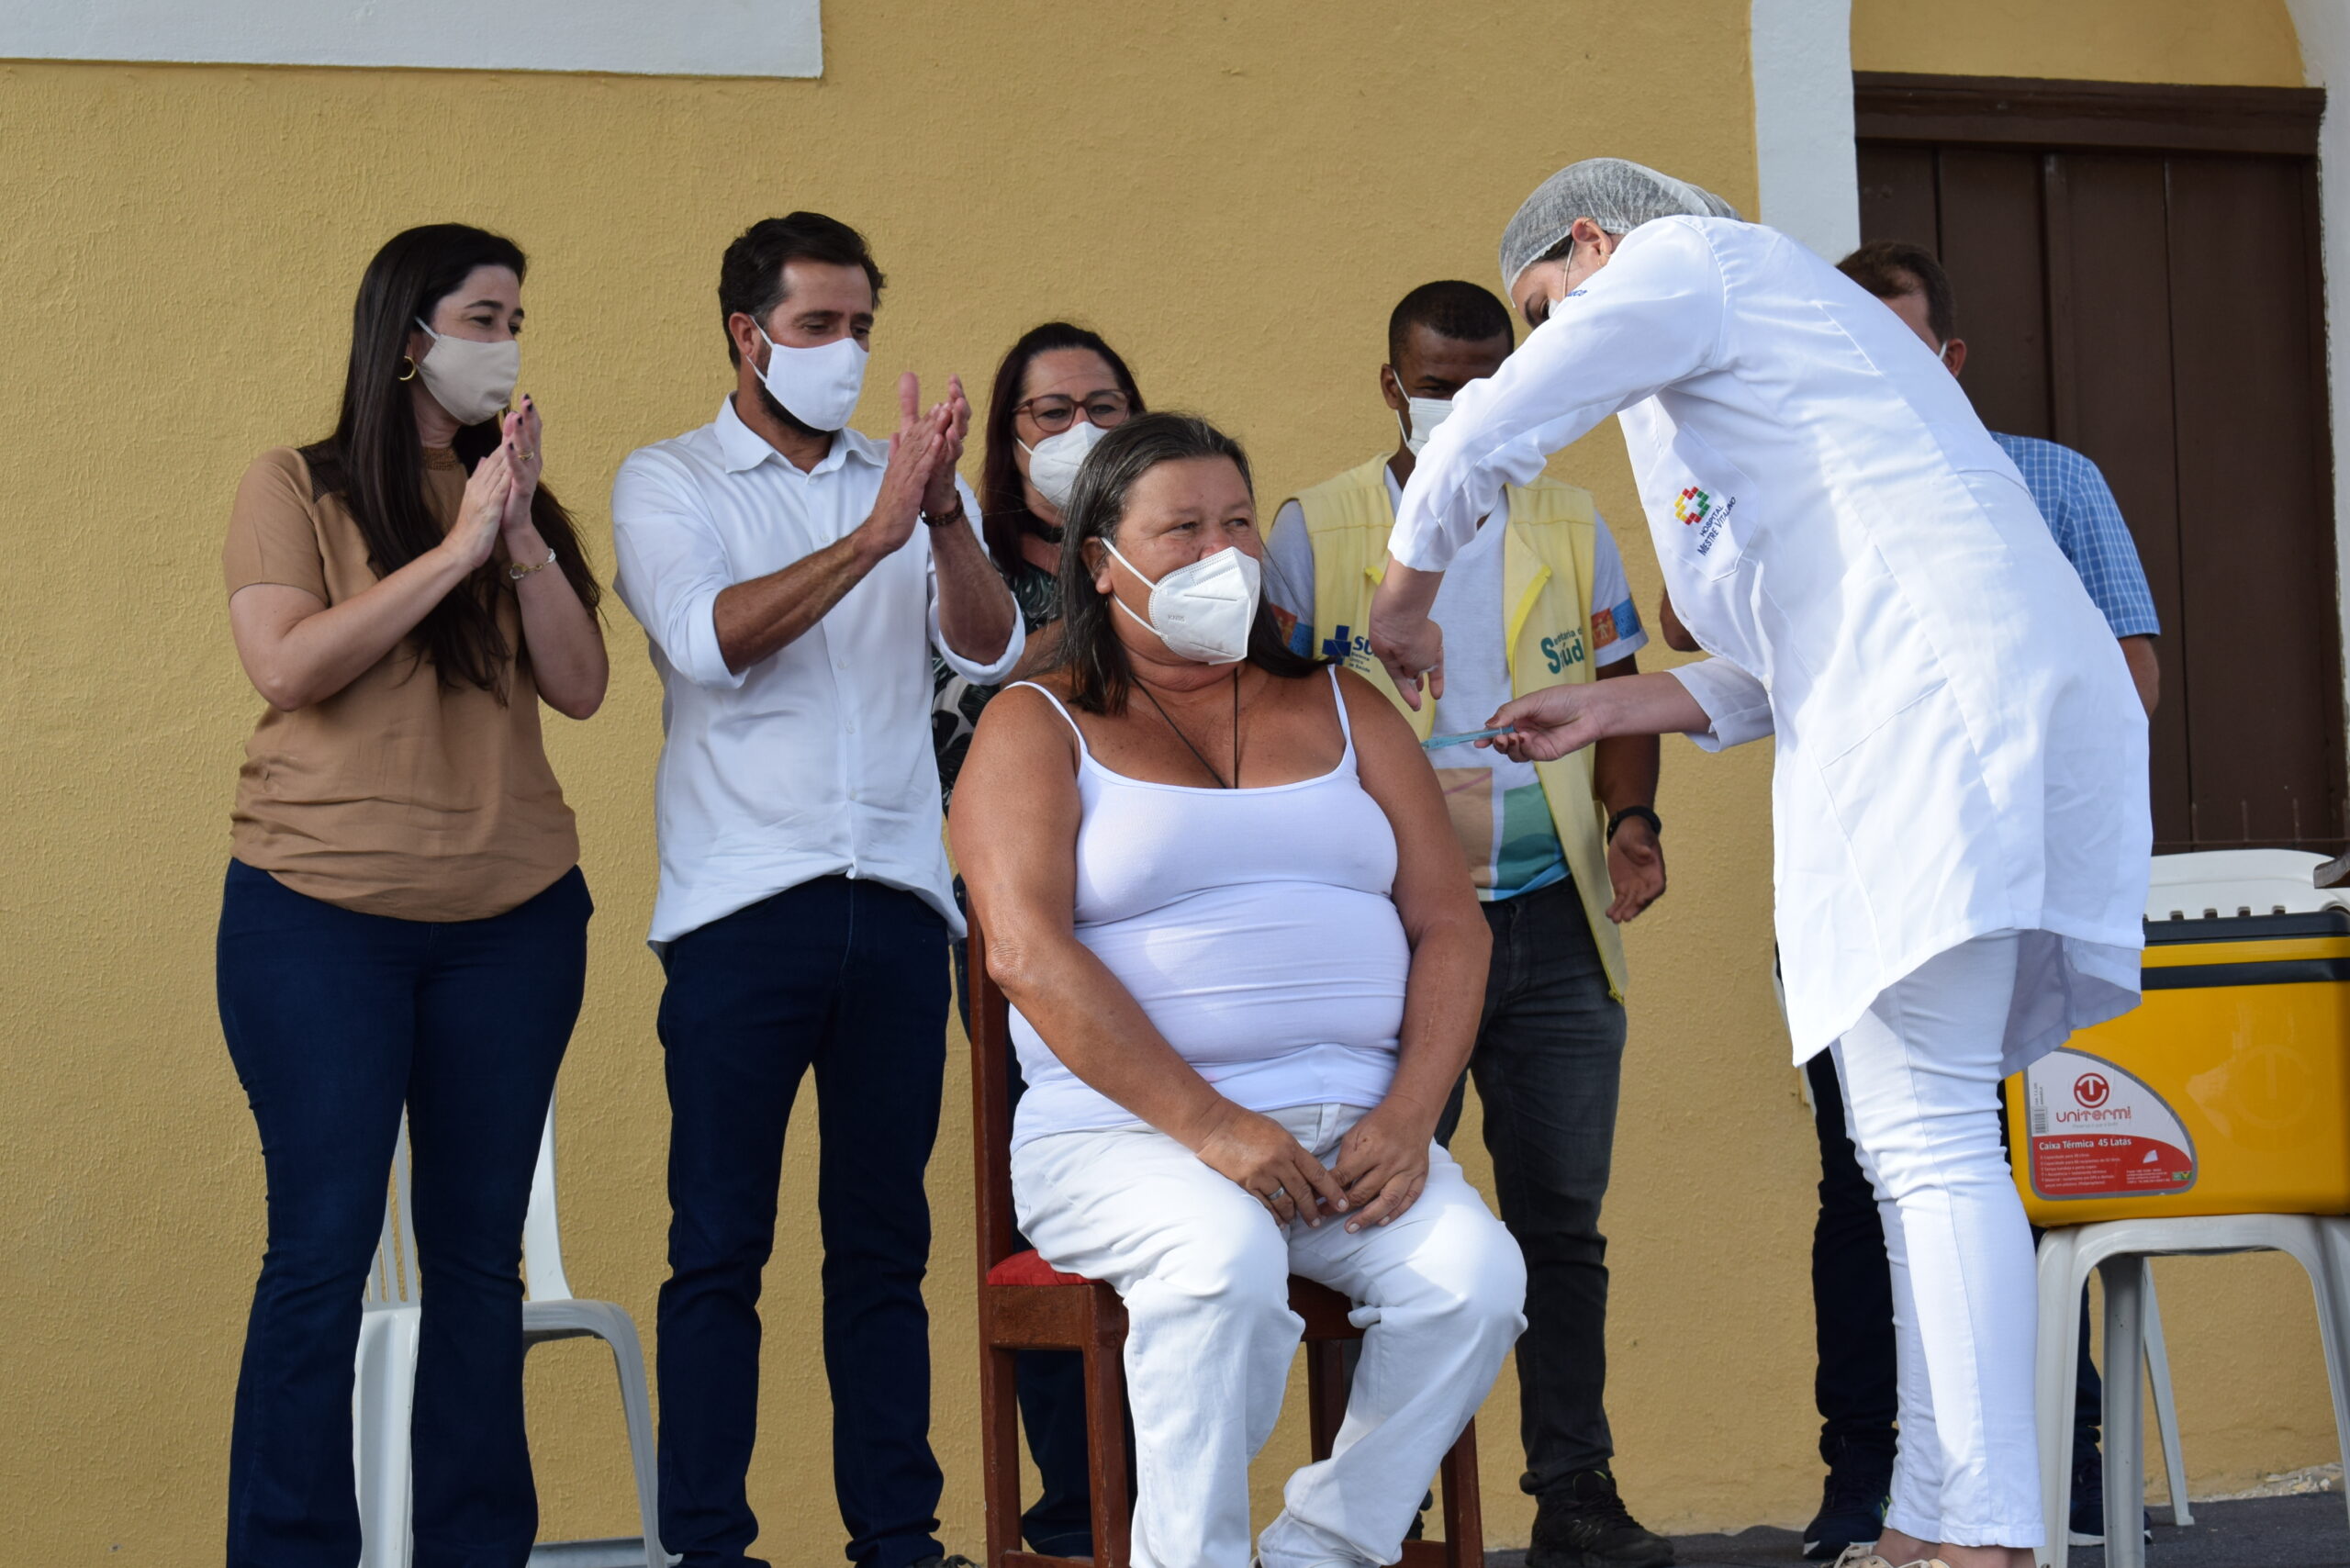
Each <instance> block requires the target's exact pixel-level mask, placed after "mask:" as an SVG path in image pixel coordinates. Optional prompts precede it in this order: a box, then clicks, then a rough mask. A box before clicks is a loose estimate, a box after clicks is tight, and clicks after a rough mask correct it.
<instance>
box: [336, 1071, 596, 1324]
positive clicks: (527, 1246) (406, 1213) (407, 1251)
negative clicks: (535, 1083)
mask: <svg viewBox="0 0 2350 1568" xmlns="http://www.w3.org/2000/svg"><path fill="white" fill-rule="evenodd" d="M522 1279H523V1282H524V1284H523V1294H525V1295H526V1296H527V1297H528V1298H529V1299H530V1300H532V1301H569V1300H570V1299H571V1282H570V1281H569V1280H568V1279H565V1277H564V1272H563V1236H562V1232H561V1231H560V1229H559V1228H558V1227H557V1226H556V1224H555V1212H554V1101H553V1100H552V1099H550V1100H549V1101H548V1102H547V1120H546V1127H545V1130H544V1131H543V1132H542V1133H541V1134H540V1135H539V1164H538V1169H537V1170H535V1171H534V1172H533V1173H532V1177H531V1206H530V1210H529V1212H528V1213H527V1214H526V1215H524V1216H523V1220H522ZM359 1300H360V1305H363V1306H414V1305H418V1304H419V1303H420V1302H421V1301H422V1300H423V1291H422V1290H421V1288H420V1282H419V1280H418V1276H417V1268H416V1210H415V1208H414V1206H413V1204H412V1201H411V1199H410V1197H409V1188H408V1114H407V1113H406V1112H402V1113H401V1114H400V1134H399V1138H398V1141H397V1142H396V1143H395V1144H393V1146H392V1179H391V1185H390V1188H389V1190H388V1191H387V1193H386V1195H385V1198H384V1234H383V1238H382V1239H381V1240H379V1241H377V1242H376V1244H375V1267H373V1268H371V1269H369V1270H368V1271H367V1282H366V1283H365V1284H364V1285H363V1286H362V1287H361V1288H360V1293H359Z"/></svg>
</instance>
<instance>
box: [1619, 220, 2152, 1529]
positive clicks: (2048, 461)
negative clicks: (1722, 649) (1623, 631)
mask: <svg viewBox="0 0 2350 1568" xmlns="http://www.w3.org/2000/svg"><path fill="white" fill-rule="evenodd" d="M1837 265H1838V266H1839V267H1840V268H1841V270H1842V272H1843V273H1844V274H1845V275H1846V276H1847V277H1850V278H1851V279H1852V281H1853V282H1855V283H1857V284H1859V285H1860V286H1862V287H1863V288H1865V289H1867V290H1868V291H1869V292H1870V293H1871V294H1874V295H1875V296H1876V297H1878V298H1879V299H1882V300H1884V301H1885V302H1886V305H1887V306H1888V307H1890V308H1892V310H1893V313H1894V314H1895V315H1897V316H1898V317H1900V318H1901V319H1902V320H1904V321H1906V322H1908V325H1909V328H1910V330H1913V331H1915V332H1916V333H1917V334H1918V336H1919V338H1921V339H1923V340H1924V341H1925V343H1926V346H1927V347H1928V348H1930V349H1932V350H1933V351H1934V353H1936V355H1938V356H1939V357H1940V358H1941V360H1942V364H1945V365H1946V366H1948V367H1949V369H1950V373H1951V374H1952V375H1957V374H1958V373H1959V371H1960V369H1961V368H1962V367H1963V366H1964V364H1965V363H1966V343H1965V342H1964V340H1963V339H1961V338H1960V337H1959V336H1958V335H1957V330H1956V328H1957V308H1956V305H1955V303H1954V301H1953V297H1952V293H1951V286H1950V278H1949V276H1948V274H1945V273H1944V272H1943V271H1942V263H1940V262H1938V261H1937V260H1935V258H1934V254H1933V252H1930V251H1928V250H1926V249H1925V248H1923V247H1922V246H1918V245H1907V244H1902V243H1900V242H1898V241H1874V242H1873V243H1870V244H1867V245H1863V246H1862V247H1861V248H1860V249H1859V250H1857V251H1855V252H1852V254H1851V255H1849V256H1847V257H1845V258H1844V259H1843V261H1841V262H1840V263H1837ZM1991 439H1992V440H1994V441H1996V442H1998V443H1999V445H2000V447H2001V448H2002V449H2003V450H2005V451H2006V453H2007V454H2008V456H2009V458H2010V459H2012V460H2013V461H2014V463H2015V465H2016V467H2017V468H2018V469H2019V470H2020V471H2021V473H2022V475H2023V480H2024V484H2025V485H2026V487H2029V488H2030V489H2031V498H2032V499H2033V500H2034V501H2035V502H2037V503H2038V504H2039V507H2040V512H2041V516H2042V517H2043V518H2045V519H2046V520H2047V521H2048V527H2049V531H2050V532H2053V534H2055V536H2056V543H2057V547H2058V548H2060V549H2061V550H2063V551H2064V553H2065V559H2066V560H2068V561H2070V562H2071V563H2072V564H2073V569H2074V570H2076V571H2077V572H2078V573H2080V575H2081V583H2082V586H2083V587H2085V588H2087V589H2088V593H2089V598H2090V599H2092V600H2093V601H2094V602H2095V603H2096V605H2097V607H2098V610H2102V611H2103V612H2104V614H2105V619H2106V622H2107V624H2108V625H2109V626H2111V627H2112V629H2113V634H2114V636H2115V637H2116V638H2117V639H2118V640H2119V641H2120V642H2121V653H2122V656H2123V657H2124V658H2126V659H2127V660H2128V661H2129V664H2130V675H2131V678H2132V681H2134V682H2135V684H2136V686H2137V689H2138V697H2139V700H2141V701H2143V703H2144V704H2145V705H2146V711H2147V712H2148V713H2152V712H2153V711H2154V700H2155V696H2156V693H2157V689H2158V686H2159V678H2158V675H2157V671H2156V667H2155V664H2154V637H2155V635H2156V634H2157V633H2159V632H2160V630H2161V625H2160V622H2158V621H2157V619H2156V617H2155V614H2154V595H2153V593H2152V592H2151V591H2149V590H2148V588H2147V587H2146V573H2145V568H2144V567H2143V566H2141V565H2140V564H2139V560H2138V547H2137V544H2136V543H2134V542H2133V541H2132V538H2131V536H2130V529H2129V525H2128V524H2127V523H2125V522H2123V521H2121V509H2120V508H2119V507H2117V506H2115V505H2114V502H2113V492H2112V491H2111V490H2110V489H2109V488H2108V487H2107V486H2106V483H2105V476H2104V475H2103V474H2101V473H2099V472H2098V466H2097V465H2096V464H2094V463H2092V462H2090V461H2089V460H2088V459H2087V457H2085V456H2083V455H2082V454H2079V453H2077V452H2075V451H2074V450H2073V449H2072V448H2071V447H2069V446H2060V445H2058V444H2057V443H2056V442H2053V441H2041V440H2039V439H2037V438H2035V437H2032V436H2022V435H2003V434H2001V433H2000V432H1998V431H1992V432H1991ZM1662 609H1663V613H1662V615H1660V616H1659V618H1658V619H1659V620H1660V621H1661V622H1662V623H1663V632H1664V639H1665V643H1666V644H1667V645H1668V646H1672V647H1676V648H1677V647H1682V646H1683V645H1684V642H1685V641H1686V640H1687V634H1686V633H1684V632H1682V631H1681V630H1680V628H1679V626H1678V623H1677V622H1676V621H1675V619H1674V617H1673V606H1672V604H1671V603H1670V602H1669V601H1668V602H1667V603H1666V604H1665V605H1664V606H1663V607H1662ZM1689 645H1690V646H1691V647H1694V646H1695V644H1689ZM1806 1074H1807V1077H1808V1078H1809V1080H1810V1082H1811V1098H1812V1105H1813V1108H1814V1112H1815V1115H1816V1121H1817V1126H1818V1133H1819V1164H1820V1179H1819V1220H1818V1226H1817V1227H1816V1228H1815V1229H1814V1231H1813V1233H1812V1248H1811V1288H1812V1301H1813V1306H1814V1309H1815V1311H1816V1313H1817V1316H1818V1353H1819V1370H1818V1377H1817V1380H1816V1382H1815V1383H1814V1394H1815V1397H1816V1399H1817V1401H1818V1406H1819V1415H1820V1435H1819V1455H1820V1457H1821V1458H1822V1459H1824V1460H1826V1461H1827V1462H1828V1478H1827V1482H1826V1484H1825V1485H1824V1487H1823V1488H1822V1494H1823V1495H1822V1496H1821V1499H1820V1506H1819V1513H1818V1516H1817V1517H1815V1518H1813V1519H1812V1521H1811V1523H1810V1525H1809V1526H1808V1527H1807V1528H1806V1529H1805V1530H1804V1555H1805V1556H1806V1557H1807V1558H1811V1559H1813V1560H1814V1561H1826V1560H1829V1559H1831V1558H1835V1557H1837V1556H1840V1555H1841V1553H1842V1552H1843V1551H1844V1550H1845V1549H1846V1548H1847V1547H1848V1546H1851V1545H1853V1544H1855V1543H1867V1542H1874V1540H1876V1538H1877V1534H1878V1532H1879V1530H1880V1529H1882V1528H1883V1526H1884V1522H1885V1508H1886V1492H1887V1491H1888V1489H1889V1488H1890V1485H1891V1482H1892V1475H1893V1452H1894V1440H1895V1432H1894V1413H1895V1406H1896V1403H1897V1396H1896V1392H1895V1383H1896V1375H1897V1374H1896V1369H1895V1364H1894V1337H1893V1286H1892V1280H1891V1278H1890V1276H1889V1274H1888V1271H1887V1270H1886V1260H1885V1233H1884V1230H1883V1228H1882V1226H1881V1224H1880V1221H1879V1219H1878V1215H1877V1204H1876V1197H1875V1194H1874V1193H1873V1192H1871V1191H1870V1188H1869V1182H1868V1178H1867V1177H1866V1176H1864V1175H1863V1174H1862V1171H1861V1166H1860V1161H1859V1159H1857V1158H1856V1157H1855V1156H1854V1155H1853V1152H1852V1140H1851V1138H1850V1137H1848V1136H1847V1135H1846V1133H1845V1130H1844V1106H1843V1101H1842V1098H1841V1094H1840V1093H1839V1092H1838V1088H1837V1083H1836V1070H1835V1069H1834V1068H1833V1067H1832V1066H1830V1063H1829V1059H1828V1055H1827V1053H1826V1052H1822V1053H1821V1054H1820V1055H1819V1056H1818V1057H1817V1058H1814V1059H1813V1060H1812V1062H1811V1063H1810V1064H1809V1065H1808V1067H1807V1069H1806ZM2082 1310H2083V1312H2084V1313H2086V1312H2087V1301H2086V1299H2084V1302H2083V1305H2082ZM2088 1344H2089V1340H2088V1335H2087V1333H2086V1332H2084V1333H2083V1334H2082V1336H2081V1358H2080V1366H2079V1373H2078V1376H2079V1389H2080V1397H2079V1403H2078V1406H2077V1413H2076V1418H2075V1423H2074V1428H2073V1487H2072V1506H2071V1509H2070V1513H2071V1519H2070V1521H2069V1522H2070V1525H2071V1537H2072V1543H2073V1544H2074V1545H2076V1546H2084V1545H2097V1544H2100V1543H2101V1542H2102V1541H2103V1540H2104V1539H2105V1538H2104V1528H2105V1501H2104V1471H2103V1462H2102V1460H2101V1458H2100V1456H2099V1454H2098V1424H2099V1420H2100V1416H2101V1411H2100V1405H2101V1400H2100V1394H2101V1393H2102V1390H2101V1389H2100V1387H2099V1384H2098V1373H2097V1366H2096V1363H2095V1362H2093V1361H2091V1360H2090V1359H2089V1353H2088Z"/></svg>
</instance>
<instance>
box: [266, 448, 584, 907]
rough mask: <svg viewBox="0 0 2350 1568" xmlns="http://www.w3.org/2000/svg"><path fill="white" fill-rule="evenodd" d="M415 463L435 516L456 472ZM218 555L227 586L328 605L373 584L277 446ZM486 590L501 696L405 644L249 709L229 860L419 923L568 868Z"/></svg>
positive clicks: (449, 507) (344, 534)
mask: <svg viewBox="0 0 2350 1568" xmlns="http://www.w3.org/2000/svg"><path fill="white" fill-rule="evenodd" d="M425 455H426V462H425V469H424V481H425V492H426V495H427V498H429V500H430V503H431V507H432V510H433V511H434V512H435V513H436V514H437V515H438V516H440V517H441V518H442V521H443V523H444V525H445V523H446V521H447V520H448V519H450V518H453V517H454V516H455V515H456V513H457V505H458V502H459V500H460V498H462V497H463V496H464V486H465V473H464V466H463V465H461V464H460V463H459V462H458V461H457V459H456V457H455V456H454V455H453V454H450V453H448V452H446V451H428V452H427V453H426V454H425ZM221 561H222V566H223V568H224V569H225V571H226V574H227V578H228V587H229V593H230V594H231V595H232V596H233V595H234V594H235V593H236V592H237V590H238V589H239V588H250V587H252V585H254V584H256V583H282V584H285V586H287V587H289V588H301V589H302V590H304V591H305V592H308V593H313V594H316V595H317V596H318V597H319V599H322V600H324V601H325V602H326V603H327V604H328V605H330V606H331V605H335V604H340V603H341V602H342V601H343V600H344V599H349V598H351V597H352V596H353V595H354V594H358V593H361V592H364V590H365V589H367V588H371V587H373V586H374V585H375V582H376V580H377V579H376V574H375V568H374V567H373V566H370V565H369V564H368V553H367V543H366V541H365V540H364V538H363V537H362V536H361V535H360V532H359V526H358V524H357V523H356V522H354V521H353V520H352V516H351V513H350V511H349V510H348V509H347V508H346V507H345V506H344V505H343V503H342V500H341V497H340V496H336V495H321V494H318V493H316V492H315V490H314V488H313V486H312V482H311V476H310V469H309V465H308V463H306V462H305V461H304V460H303V457H302V454H300V453H299V452H297V451H295V450H294V449H293V448H291V447H283V446H281V447H277V448H274V449H273V450H271V451H269V452H264V453H263V454H261V456H260V457H258V458H256V459H254V461H253V465H252V467H251V468H249V469H247V470H246V471H245V477H244V482H243V483H242V484H241V485H240V486H239V487H238V488H237V500H236V505H235V507H234V508H233V509H232V510H231V511H230V513H229V539H228V544H227V547H226V548H225V549H224V550H223V551H222V552H221ZM458 591H460V592H464V591H467V589H464V588H460V589H459V590H458ZM495 591H496V600H495V602H496V610H497V617H498V627H499V629H500V630H501V631H503V632H504V633H505V634H506V642H507V645H508V646H509V648H513V649H516V650H517V654H516V655H515V656H514V658H513V660H512V662H511V663H509V665H508V666H507V672H506V673H507V679H506V683H505V684H506V688H507V692H506V700H505V701H503V702H501V701H499V700H498V694H497V693H496V692H492V691H485V690H482V689H480V688H478V687H476V686H473V685H471V684H470V683H460V684H456V685H450V686H444V685H443V684H442V682H441V680H440V678H439V677H438V675H437V674H436V672H435V671H434V669H433V667H432V665H431V660H430V659H429V657H428V656H427V655H425V653H424V651H423V649H422V646H421V644H419V643H417V642H416V641H415V640H414V639H408V640H407V641H404V642H403V643H402V644H400V645H399V646H398V647H397V648H395V649H393V650H392V652H391V653H389V654H387V655H385V657H384V658H383V659H382V661H381V662H379V663H377V664H376V665H375V667H373V668H372V669H369V670H367V671H366V672H365V673H364V674H363V675H361V676H360V677H359V678H357V679H356V680H353V682H352V683H351V684H350V685H349V686H346V687H344V688H343V689H341V691H338V692H336V693H335V694H334V695H333V696H332V697H330V698H328V699H326V700H324V701H322V702H315V703H312V704H311V705H310V706H308V707H307V708H302V709H298V710H297V711H294V712H291V713H285V712H280V711H277V710H276V709H274V708H273V709H269V710H267V711H264V712H263V714H262V719H261V723H260V724H259V726H258V727H256V728H255V729H254V731H253V733H252V739H250V740H248V741H247V742H246V743H245V765H244V767H243V769H242V770H241V772H240V773H239V775H238V778H237V803H236V809H235V811H234V812H232V813H231V817H230V823H231V828H230V835H229V848H230V853H231V854H233V855H234V856H235V857H236V858H238V859H239V860H241V861H243V862H244V863H245V864H246V865H248V866H252V867H253V868H256V869H258V870H263V871H266V872H268V873H269V874H270V875H272V876H274V877H275V878H276V879H278V880H279V881H281V882H283V883H285V885H286V886H287V887H289V888H291V889H293V890H295V891H296V892H298V893H304V894H307V895H308V896H309V897H311V898H315V899H319V900H322V901H324V902H328V903H331V904H339V905H341V907H343V908H345V909H350V910H356V911H358V912H360V913H364V914H383V915H390V916H393V917H395V918H397V919H400V920H431V921H452V920H480V919H485V918H487V917H488V916H490V915H494V914H502V913H505V912H506V911H508V910H509V909H512V908H513V907H515V906H516V905H517V904H520V903H522V902H525V901H526V900H528V899H530V898H532V897H533V896H534V895H536V894H538V893H540V892H543V891H544V890H546V889H547V888H548V887H549V886H550V885H552V884H553V883H554V881H555V879H557V878H559V877H561V876H562V875H563V874H564V873H565V871H568V870H569V869H570V868H572V867H573V866H575V865H576V864H577V863H578V860H579V836H578V832H577V830H576V827H575V825H574V824H573V822H572V816H571V808H570V807H569V806H567V805H565V803H564V799H563V790H562V789H561V787H560V786H558V785H557V784H556V783H555V778H554V769H553V768H551V767H548V766H547V756H546V748H545V746H544V745H543V743H542V741H541V739H540V735H539V692H538V686H537V684H536V683H535V682H534V681H533V680H532V678H531V661H530V659H529V657H528V656H527V655H525V654H522V653H521V652H520V649H521V647H522V624H521V610H520V605H519V604H518V603H517V601H516V599H515V597H514V595H513V594H512V593H511V592H509V591H506V590H505V588H504V587H503V586H502V579H501V586H500V587H499V588H498V589H497V590H495Z"/></svg>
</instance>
